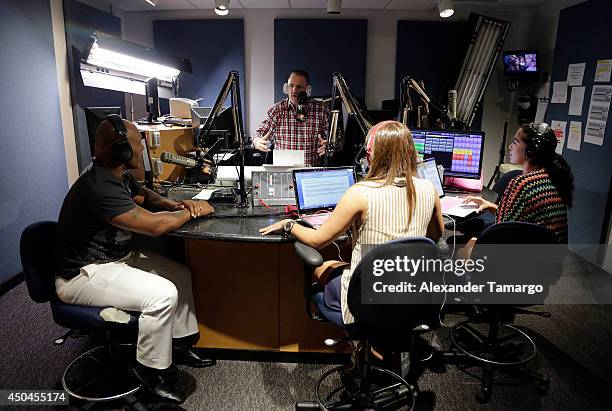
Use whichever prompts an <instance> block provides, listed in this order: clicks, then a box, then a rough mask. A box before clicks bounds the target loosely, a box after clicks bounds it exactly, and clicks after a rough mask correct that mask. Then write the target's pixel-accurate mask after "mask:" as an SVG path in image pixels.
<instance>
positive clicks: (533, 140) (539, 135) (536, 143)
mask: <svg viewBox="0 0 612 411" xmlns="http://www.w3.org/2000/svg"><path fill="white" fill-rule="evenodd" d="M551 131H552V130H551V128H550V126H549V125H548V124H546V123H531V124H529V134H531V135H530V138H528V139H527V140H526V141H525V157H527V158H530V159H533V158H536V157H537V156H538V155H541V154H545V153H547V152H548V151H550V150H551V149H552V151H554V150H555V147H556V143H557V140H556V138H554V137H552V136H551V135H550V133H551ZM553 139H554V140H553Z"/></svg>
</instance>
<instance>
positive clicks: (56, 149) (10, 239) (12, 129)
mask: <svg viewBox="0 0 612 411" xmlns="http://www.w3.org/2000/svg"><path fill="white" fill-rule="evenodd" d="M0 38H2V41H1V42H0V65H1V66H2V70H1V71H0V107H2V115H3V118H4V119H5V121H3V123H2V128H1V129H0V140H1V141H2V150H0V167H1V169H0V174H1V175H2V179H0V193H2V199H1V200H0V210H1V212H0V238H2V240H1V241H2V247H0V266H1V267H2V268H1V269H0V283H4V282H6V281H8V280H9V279H11V278H12V277H14V276H15V275H17V274H19V273H20V272H21V261H20V259H19V239H20V237H21V232H22V231H23V229H24V228H25V227H26V226H28V225H29V224H31V223H33V222H35V221H39V220H48V219H53V220H56V219H57V216H58V214H59V209H60V207H61V203H62V200H63V198H64V194H65V193H66V191H67V189H68V176H67V174H66V159H65V155H64V139H63V135H62V126H61V118H60V107H59V94H58V88H57V72H56V68H55V55H54V49H53V30H52V26H51V11H50V8H49V0H31V1H27V2H26V1H23V0H4V1H3V2H2V6H1V7H0Z"/></svg>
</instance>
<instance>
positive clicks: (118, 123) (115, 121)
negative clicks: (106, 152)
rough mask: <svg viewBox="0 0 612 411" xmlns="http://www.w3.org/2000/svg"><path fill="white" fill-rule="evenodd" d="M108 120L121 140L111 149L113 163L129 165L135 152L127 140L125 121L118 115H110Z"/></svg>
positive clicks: (107, 117)
mask: <svg viewBox="0 0 612 411" xmlns="http://www.w3.org/2000/svg"><path fill="white" fill-rule="evenodd" d="M106 119H107V120H108V121H109V122H110V123H111V124H112V125H113V128H114V129H115V133H117V135H118V136H119V139H118V140H116V141H115V142H114V143H113V145H112V147H111V150H112V156H113V161H115V162H117V163H120V164H123V163H127V162H128V161H130V160H131V159H132V156H133V155H134V152H133V151H132V146H131V145H130V142H129V141H128V138H127V130H126V128H125V124H123V120H122V119H121V116H120V115H118V114H109V115H108V116H106Z"/></svg>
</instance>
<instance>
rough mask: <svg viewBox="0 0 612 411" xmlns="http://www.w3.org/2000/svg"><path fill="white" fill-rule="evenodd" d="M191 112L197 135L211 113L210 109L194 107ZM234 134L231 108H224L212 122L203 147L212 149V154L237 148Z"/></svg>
mask: <svg viewBox="0 0 612 411" xmlns="http://www.w3.org/2000/svg"><path fill="white" fill-rule="evenodd" d="M191 110H192V112H191V119H192V122H193V126H194V127H196V130H197V132H198V133H199V132H200V130H201V129H202V127H203V126H204V124H206V120H207V118H208V116H210V113H211V112H212V107H194V108H192V109H191ZM235 134H236V133H235V131H234V117H233V115H232V108H231V107H224V108H222V109H221V111H220V112H219V114H218V115H217V117H216V118H215V120H214V121H213V124H212V127H211V129H210V132H209V134H208V138H207V139H206V141H205V142H204V147H206V148H212V152H213V153H214V152H217V151H219V150H221V149H235V148H238V141H237V139H236V138H235Z"/></svg>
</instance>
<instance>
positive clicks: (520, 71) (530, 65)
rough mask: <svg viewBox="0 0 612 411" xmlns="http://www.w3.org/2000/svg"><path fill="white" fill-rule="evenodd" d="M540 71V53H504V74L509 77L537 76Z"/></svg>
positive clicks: (529, 51)
mask: <svg viewBox="0 0 612 411" xmlns="http://www.w3.org/2000/svg"><path fill="white" fill-rule="evenodd" d="M538 71H539V67H538V53H537V52H536V51H534V50H516V51H504V73H505V74H506V75H507V76H512V75H528V74H536V73H537V72H538Z"/></svg>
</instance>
